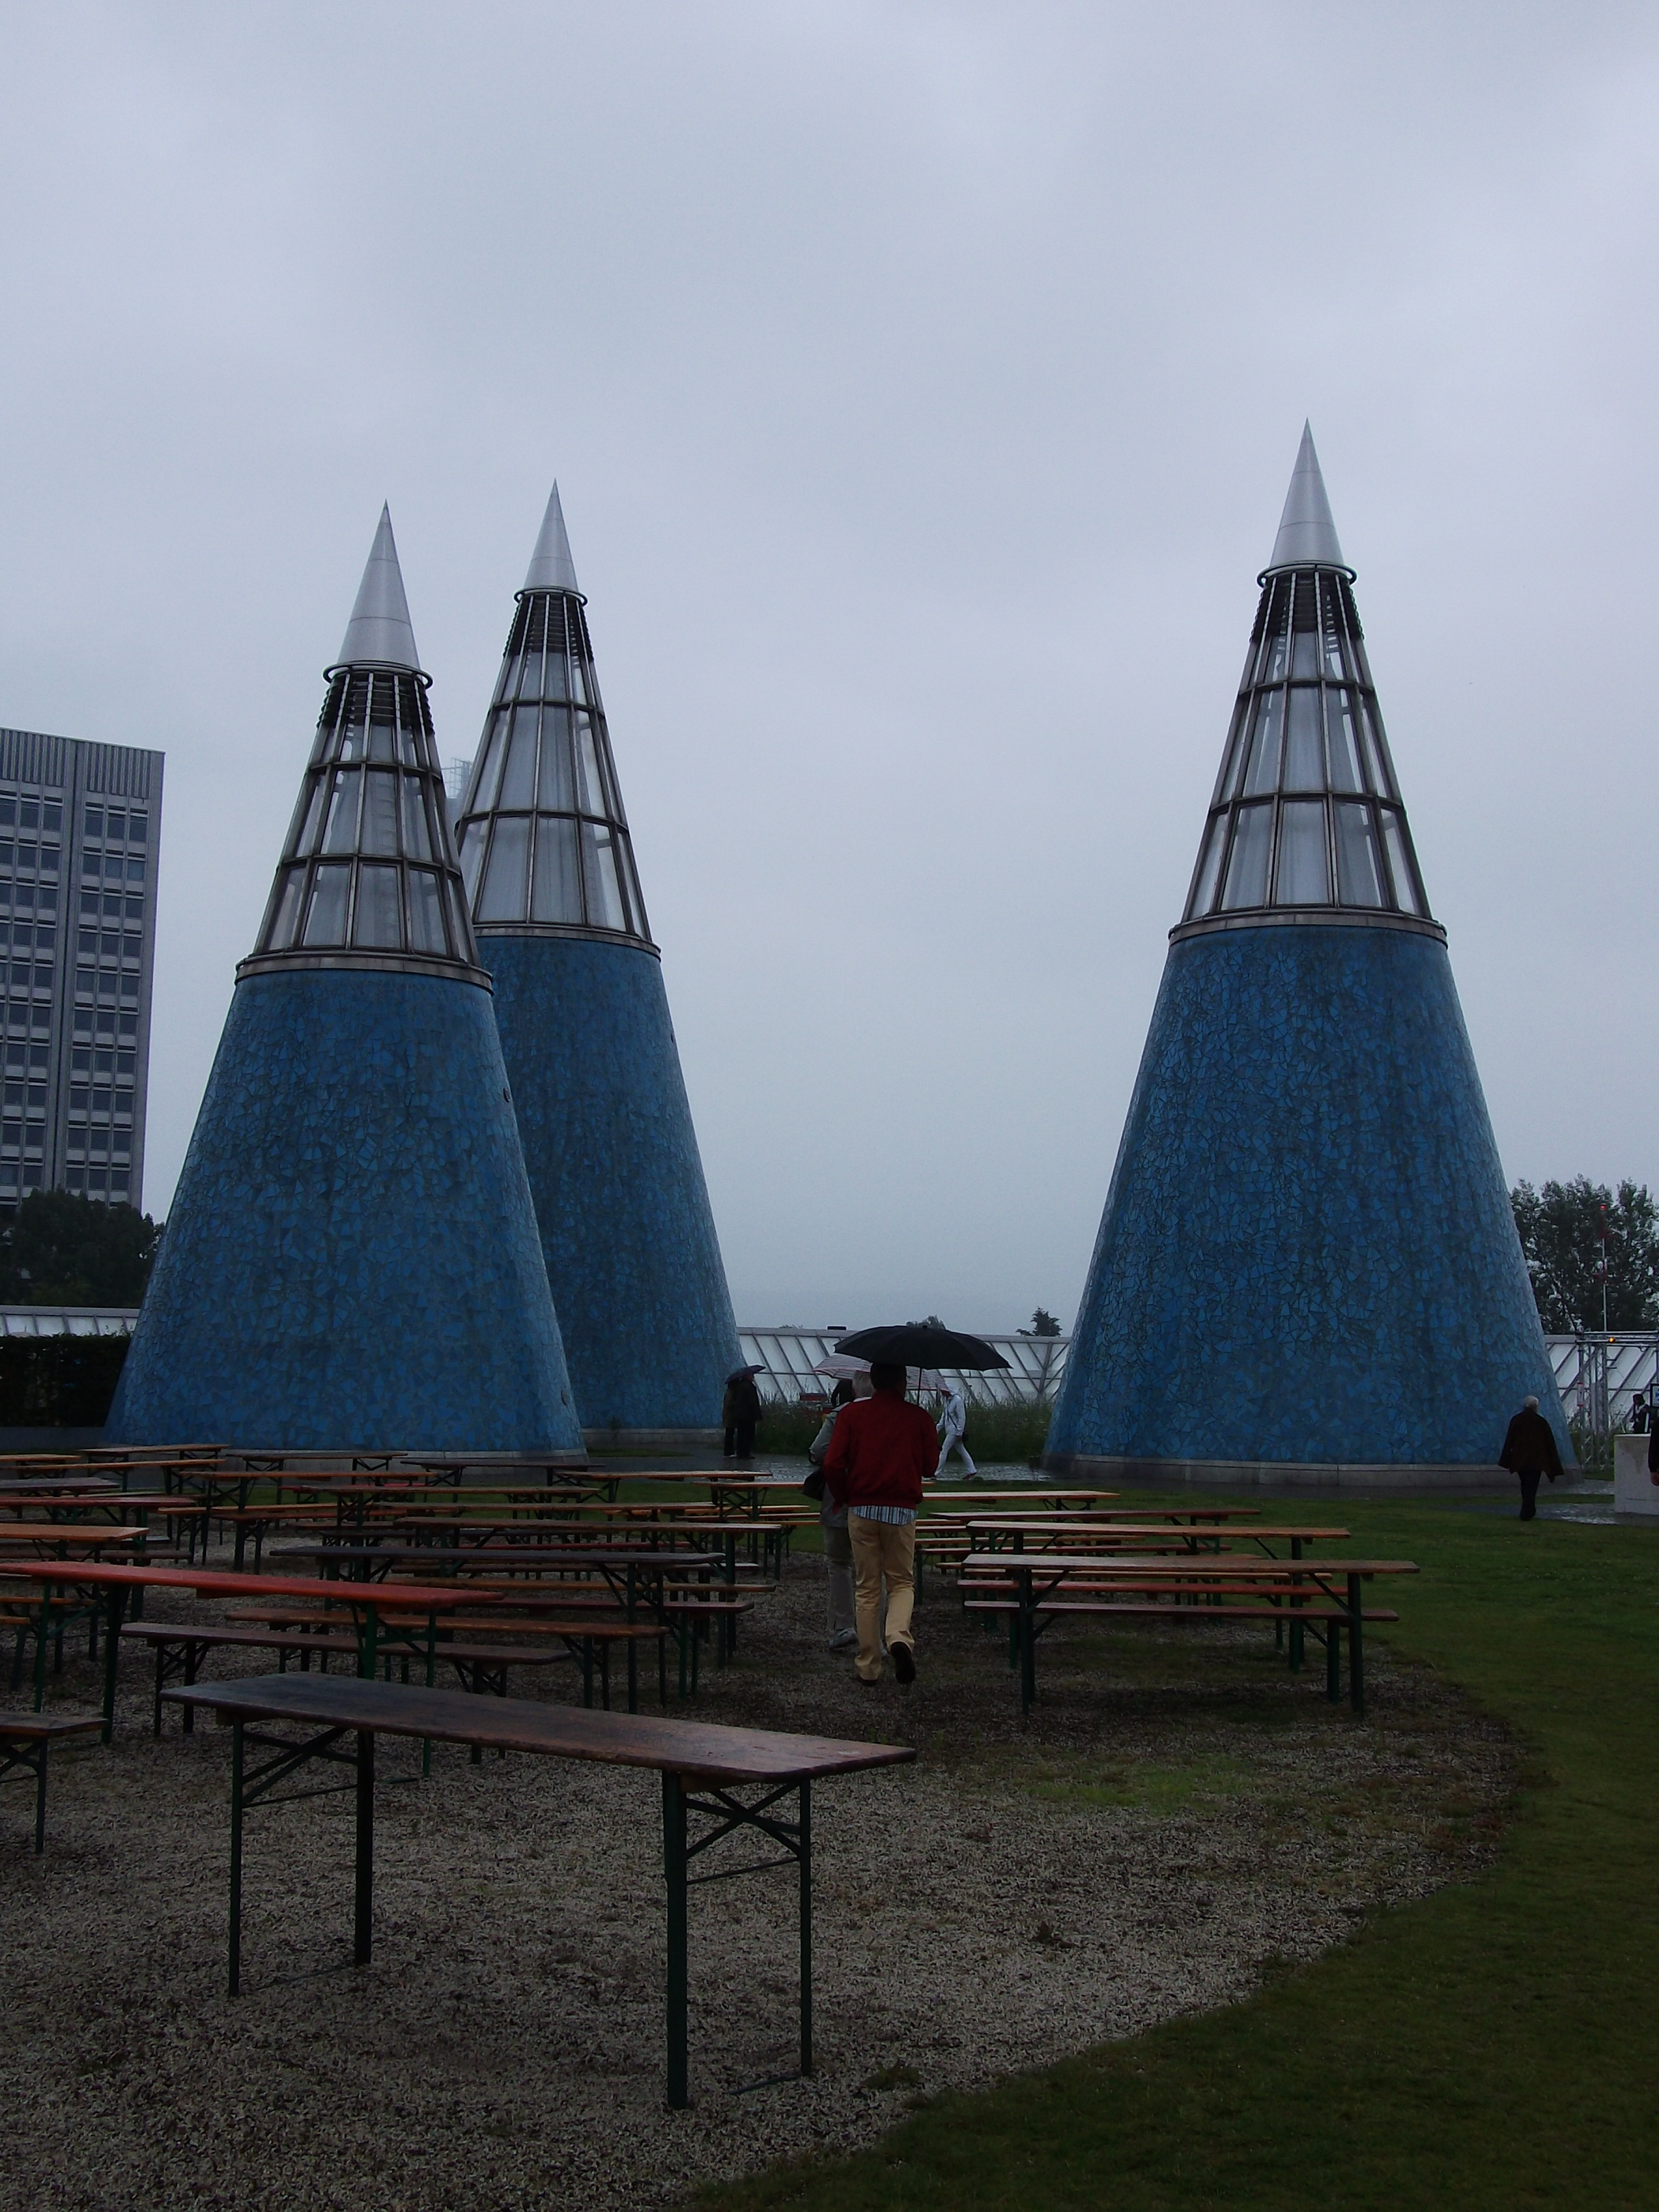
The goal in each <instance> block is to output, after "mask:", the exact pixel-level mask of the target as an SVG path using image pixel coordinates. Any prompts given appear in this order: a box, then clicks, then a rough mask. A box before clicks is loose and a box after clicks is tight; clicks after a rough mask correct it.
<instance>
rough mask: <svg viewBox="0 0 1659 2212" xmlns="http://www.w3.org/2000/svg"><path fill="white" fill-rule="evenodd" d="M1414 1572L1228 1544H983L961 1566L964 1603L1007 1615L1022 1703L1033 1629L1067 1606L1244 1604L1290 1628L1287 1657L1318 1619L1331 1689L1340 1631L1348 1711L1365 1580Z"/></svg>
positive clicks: (1027, 1695) (1230, 1609) (1243, 1608)
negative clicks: (1176, 1558)
mask: <svg viewBox="0 0 1659 2212" xmlns="http://www.w3.org/2000/svg"><path fill="white" fill-rule="evenodd" d="M1416 1572H1417V1569H1416V1567H1415V1566H1414V1565H1413V1564H1412V1563H1411V1562H1410V1561H1409V1560H1406V1559H1296V1560H1290V1559H1244V1558H1242V1557H1240V1556H1238V1555H1237V1554H1234V1553H1226V1554H1215V1553H1210V1554H1206V1555H1205V1556H1204V1557H1203V1558H1202V1559H1201V1560H1200V1559H1188V1560H1187V1561H1185V1562H1184V1563H1182V1565H1180V1566H1176V1565H1170V1566H1168V1567H1149V1566H1148V1565H1147V1564H1146V1560H1145V1559H1130V1558H1121V1559H1116V1560H1112V1559H1107V1558H1104V1557H1103V1556H1102V1555H1100V1554H1099V1553H1069V1554H1063V1553H1054V1552H1036V1553H1030V1552H985V1553H977V1554H975V1555H974V1556H973V1557H971V1558H969V1559H966V1560H964V1561H963V1567H962V1577H963V1602H964V1606H965V1607H968V1608H971V1609H974V1610H977V1611H986V1612H994V1613H1004V1614H1006V1616H1007V1618H1008V1620H1009V1623H1010V1628H1011V1631H1012V1636H1013V1640H1014V1651H1013V1656H1015V1657H1016V1659H1017V1661H1018V1667H1019V1675H1020V1704H1021V1707H1022V1710H1023V1711H1025V1712H1029V1711H1030V1709H1031V1705H1032V1702H1033V1700H1034V1699H1035V1698H1036V1644H1037V1638H1039V1636H1040V1635H1041V1634H1042V1630H1043V1628H1044V1627H1045V1626H1048V1623H1049V1621H1051V1620H1055V1619H1060V1618H1063V1617H1064V1612H1065V1610H1067V1609H1069V1610H1070V1611H1072V1612H1074V1613H1105V1612H1118V1613H1127V1611H1128V1610H1129V1608H1130V1607H1131V1606H1132V1605H1136V1604H1139V1605H1143V1606H1151V1607H1154V1608H1156V1609H1157V1610H1158V1612H1160V1613H1162V1614H1163V1615H1164V1617H1166V1618H1169V1619H1172V1620H1188V1621H1191V1620H1211V1621H1215V1620H1237V1619H1242V1618H1245V1617H1247V1609H1248V1608H1249V1607H1260V1608H1261V1611H1260V1613H1258V1614H1257V1616H1256V1617H1258V1618H1261V1619H1267V1620H1273V1621H1274V1622H1275V1623H1277V1624H1282V1625H1283V1626H1285V1628H1286V1629H1287V1630H1288V1631H1289V1632H1290V1636H1291V1664H1292V1665H1297V1664H1299V1663H1300V1659H1301V1639H1302V1637H1303V1634H1304V1631H1305V1629H1306V1628H1307V1627H1308V1626H1310V1625H1312V1624H1313V1623H1314V1622H1315V1621H1316V1620H1317V1621H1320V1622H1321V1623H1322V1625H1321V1626H1319V1627H1317V1628H1316V1631H1315V1632H1316V1635H1318V1636H1320V1637H1321V1638H1322V1640H1323V1641H1324V1644H1325V1650H1326V1686H1327V1690H1328V1692H1329V1691H1330V1690H1331V1688H1332V1685H1333V1683H1334V1681H1336V1680H1337V1677H1336V1676H1335V1675H1334V1673H1333V1669H1334V1668H1338V1667H1340V1649H1341V1644H1342V1641H1343V1639H1344V1638H1346V1644H1347V1653H1348V1686H1349V1696H1350V1699H1351V1701H1352V1705H1353V1709H1354V1711H1355V1712H1356V1713H1357V1714H1359V1713H1363V1712H1364V1710H1365V1689H1364V1681H1365V1675H1364V1624H1365V1621H1366V1620H1367V1618H1368V1615H1367V1613H1366V1609H1365V1606H1364V1593H1363V1590H1362V1587H1361V1586H1362V1584H1363V1583H1366V1582H1368V1581H1370V1579H1371V1578H1372V1577H1374V1576H1377V1575H1401V1574H1412V1575H1414V1574H1415V1573H1416ZM1039 1584H1040V1585H1041V1587H1039ZM1339 1584H1340V1585H1341V1587H1340V1588H1338V1587H1337V1585H1339ZM1331 1615H1340V1620H1337V1619H1331V1618H1329V1616H1331ZM1369 1617H1370V1618H1374V1619H1379V1620H1381V1619H1386V1618H1388V1616H1386V1615H1383V1614H1379V1613H1373V1614H1371V1615H1370V1616H1369ZM1338 1693H1339V1694H1340V1683H1339V1684H1338Z"/></svg>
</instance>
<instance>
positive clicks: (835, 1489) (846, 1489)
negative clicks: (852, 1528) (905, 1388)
mask: <svg viewBox="0 0 1659 2212" xmlns="http://www.w3.org/2000/svg"><path fill="white" fill-rule="evenodd" d="M938 1465H939V1437H938V1434H937V1432H936V1431H935V1430H934V1427H933V1422H932V1421H931V1420H930V1419H928V1417H927V1414H926V1413H923V1412H922V1410H921V1407H920V1406H913V1405H911V1404H910V1402H909V1401H908V1399H906V1398H903V1397H902V1396H901V1395H899V1393H898V1392H897V1391H896V1390H878V1391H877V1393H876V1395H875V1396H874V1397H873V1398H860V1399H859V1400H858V1401H856V1403H854V1404H853V1405H851V1406H843V1407H842V1409H841V1413H840V1417H839V1418H838V1419H837V1420H836V1432H835V1434H834V1436H832V1437H830V1439H829V1450H828V1451H827V1452H825V1454H824V1455H823V1472H824V1474H825V1476H826V1477H827V1478H828V1480H829V1494H830V1496H831V1497H832V1498H834V1499H835V1501H836V1504H837V1505H850V1506H851V1507H852V1509H853V1510H854V1512H855V1513H856V1512H857V1511H858V1510H859V1508H860V1505H908V1506H912V1507H915V1506H917V1505H920V1504H921V1485H922V1478H923V1477H924V1476H925V1475H929V1474H932V1473H933V1470H934V1468H936V1467H937V1466H938Z"/></svg>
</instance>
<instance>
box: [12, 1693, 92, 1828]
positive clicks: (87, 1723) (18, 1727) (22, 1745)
mask: <svg viewBox="0 0 1659 2212" xmlns="http://www.w3.org/2000/svg"><path fill="white" fill-rule="evenodd" d="M103 1732H104V1722H103V1716H102V1715H101V1714H100V1713H92V1714H88V1715H85V1716H76V1715H71V1714H68V1713H64V1714H58V1715H54V1716H53V1717H52V1718H50V1719H48V1718H47V1717H46V1715H45V1714H42V1713H5V1714H0V1782H3V1781H4V1780H5V1779H6V1778H7V1776H8V1775H10V1774H15V1773H17V1772H19V1771H21V1772H23V1773H26V1774H32V1775H33V1777H34V1855H35V1857H37V1858H39V1857H40V1854H41V1852H42V1851H44V1850H45V1849H46V1754H47V1753H48V1752H49V1751H50V1750H51V1749H52V1745H53V1744H55V1743H64V1742H69V1741H74V1740H75V1739H76V1737H80V1738H82V1739H84V1738H86V1737H88V1736H94V1735H102V1734H103Z"/></svg>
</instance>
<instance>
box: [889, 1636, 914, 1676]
mask: <svg viewBox="0 0 1659 2212" xmlns="http://www.w3.org/2000/svg"><path fill="white" fill-rule="evenodd" d="M915 1679H916V1655H915V1652H914V1651H913V1650H911V1649H910V1647H909V1645H908V1644H895V1645H894V1646H893V1680H895V1681H896V1682H914V1681H915Z"/></svg>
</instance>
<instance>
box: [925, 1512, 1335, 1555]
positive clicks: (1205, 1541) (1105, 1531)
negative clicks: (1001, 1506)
mask: <svg viewBox="0 0 1659 2212" xmlns="http://www.w3.org/2000/svg"><path fill="white" fill-rule="evenodd" d="M965 1533H966V1534H969V1536H981V1535H982V1536H985V1537H986V1538H987V1539H988V1540H989V1541H988V1544H987V1548H988V1549H989V1550H991V1551H999V1550H1000V1549H1002V1548H1003V1547H1002V1545H1001V1543H1000V1541H999V1540H1000V1539H1001V1538H1003V1537H1007V1538H1008V1539H1010V1540H1011V1542H1010V1548H1012V1550H1014V1551H1021V1550H1024V1548H1025V1547H1026V1541H1027V1539H1028V1538H1030V1537H1032V1536H1052V1537H1054V1539H1055V1541H1056V1542H1058V1543H1060V1544H1062V1545H1063V1544H1064V1542H1065V1541H1066V1539H1067V1538H1069V1537H1073V1536H1086V1537H1087V1538H1089V1540H1090V1541H1091V1542H1092V1541H1095V1540H1096V1539H1097V1538H1098V1539H1101V1540H1103V1541H1105V1540H1113V1541H1115V1540H1116V1539H1118V1538H1120V1537H1121V1538H1125V1539H1129V1540H1132V1541H1142V1542H1147V1543H1159V1544H1165V1545H1169V1544H1179V1545H1181V1546H1182V1548H1183V1550H1185V1551H1187V1552H1189V1553H1197V1551H1198V1550H1199V1547H1200V1546H1201V1545H1213V1544H1220V1543H1233V1542H1239V1541H1243V1542H1244V1543H1249V1544H1255V1545H1257V1546H1258V1547H1260V1548H1261V1550H1262V1551H1263V1552H1264V1553H1267V1557H1268V1558H1269V1559H1272V1558H1273V1557H1275V1556H1276V1554H1274V1553H1271V1552H1267V1546H1268V1545H1269V1544H1270V1543H1288V1544H1289V1545H1290V1547H1291V1558H1292V1559H1300V1558H1301V1557H1302V1547H1303V1545H1304V1544H1310V1543H1311V1544H1326V1543H1328V1544H1340V1543H1343V1542H1346V1540H1347V1535H1348V1531H1347V1530H1346V1528H1328V1527H1325V1526H1318V1527H1315V1526H1311V1525H1310V1524H1307V1523H1304V1522H1287V1523H1285V1524H1284V1525H1283V1526H1275V1527H1273V1528H1268V1527H1266V1526H1264V1525H1263V1524H1262V1523H1261V1522H1255V1521H1253V1522H1249V1524H1248V1526H1246V1527H1244V1528H1212V1527H1206V1526H1204V1525H1203V1524H1202V1523H1196V1522H1186V1523H1182V1524H1181V1525H1179V1526H1171V1525H1170V1524H1169V1523H1167V1522H1162V1523H1160V1522H1140V1521H1121V1520H1119V1519H1117V1518H1116V1517H1115V1516H1112V1517H1107V1516H1101V1517H1100V1518H1098V1519H1097V1518H1096V1516H1094V1515H1093V1514H1078V1513H1068V1514H1052V1515H1037V1516H1029V1517H1028V1516H1025V1515H1024V1514H998V1515H995V1516H992V1517H990V1518H987V1519H986V1520H983V1521H981V1520H979V1519H977V1518H975V1519H971V1520H969V1522H967V1524H966V1529H965ZM1039 1548H1041V1547H1039ZM1204 1556H1206V1558H1207V1557H1208V1556H1209V1555H1208V1553H1205V1555H1204Z"/></svg>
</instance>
